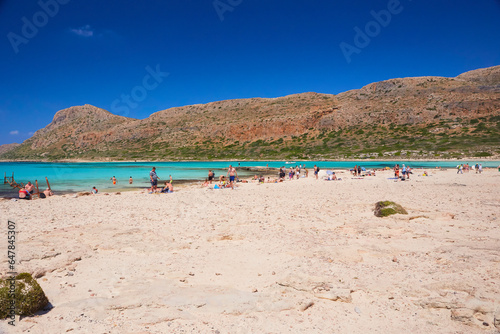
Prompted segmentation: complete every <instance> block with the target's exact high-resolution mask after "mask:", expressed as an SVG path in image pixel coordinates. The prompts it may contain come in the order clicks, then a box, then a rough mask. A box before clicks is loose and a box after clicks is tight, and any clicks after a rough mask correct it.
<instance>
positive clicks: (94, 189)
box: [92, 186, 99, 195]
mask: <svg viewBox="0 0 500 334" xmlns="http://www.w3.org/2000/svg"><path fill="white" fill-rule="evenodd" d="M98 192H99V190H97V188H96V187H95V186H94V187H92V194H94V195H95V194H97V193H98Z"/></svg>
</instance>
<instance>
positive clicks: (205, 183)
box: [201, 179, 208, 187]
mask: <svg viewBox="0 0 500 334" xmlns="http://www.w3.org/2000/svg"><path fill="white" fill-rule="evenodd" d="M201 186H202V187H208V179H205V182H203V184H202V185H201Z"/></svg>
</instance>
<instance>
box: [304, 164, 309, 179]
mask: <svg viewBox="0 0 500 334" xmlns="http://www.w3.org/2000/svg"><path fill="white" fill-rule="evenodd" d="M304 170H305V171H306V177H308V176H309V171H308V170H307V169H306V165H304Z"/></svg>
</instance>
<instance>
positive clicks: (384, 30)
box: [0, 0, 500, 144]
mask: <svg viewBox="0 0 500 334" xmlns="http://www.w3.org/2000/svg"><path fill="white" fill-rule="evenodd" d="M381 11H382V12H381ZM374 13H375V16H377V15H378V16H379V21H376V19H375V16H374ZM356 27H357V28H358V30H357V31H361V34H363V35H366V36H364V38H362V37H363V36H361V34H359V33H358V32H356V30H355V28H356ZM30 28H31V29H30ZM367 29H368V30H367ZM357 35H359V36H357ZM499 35H500V1H499V0H481V1H470V0H454V1H437V0H432V1H431V0H420V1H417V0H413V1H411V0H400V1H398V0H383V1H379V0H357V1H352V0H351V1H335V0H333V1H332V0H329V1H327V0H314V1H310V0H309V1H305V0H301V1H299V0H288V1H269V0H266V1H263V0H262V1H261V0H215V1H213V0H207V1H201V0H198V1H194V0H149V1H132V0H120V1H118V0H106V1H103V0H98V1H97V0H86V1H82V0H41V1H20V0H4V1H2V0H0V73H1V80H0V117H1V119H2V121H1V122H0V144H6V143H12V142H22V141H23V140H25V139H27V138H29V137H30V136H31V135H32V133H33V132H34V131H36V130H38V129H40V128H43V127H45V126H46V125H47V124H49V123H50V122H51V121H52V118H53V116H54V114H55V112H57V111H58V110H60V109H64V108H67V107H70V106H74V105H82V104H92V105H95V106H97V107H100V108H103V109H106V110H109V111H111V112H113V113H116V114H120V115H123V116H128V117H133V118H146V117H148V116H149V115H150V114H151V113H153V112H156V111H159V110H163V109H166V108H170V107H175V106H183V105H189V104H196V103H207V102H212V101H218V100H225V99H234V98H251V97H277V96H283V95H288V94H294V93H302V92H308V91H314V92H319V93H332V94H336V93H340V92H343V91H346V90H350V89H356V88H360V87H362V86H364V85H366V84H369V83H371V82H375V81H380V80H385V79H390V78H396V77H410V76H425V75H437V76H449V77H453V76H456V75H458V74H460V73H462V72H465V71H468V70H473V69H477V68H482V67H489V66H494V65H499V64H500V38H499V37H498V36H499ZM356 36H357V39H356ZM360 36H361V37H360ZM355 39H356V40H355ZM341 46H343V47H341ZM346 50H347V51H346ZM353 50H354V51H353Z"/></svg>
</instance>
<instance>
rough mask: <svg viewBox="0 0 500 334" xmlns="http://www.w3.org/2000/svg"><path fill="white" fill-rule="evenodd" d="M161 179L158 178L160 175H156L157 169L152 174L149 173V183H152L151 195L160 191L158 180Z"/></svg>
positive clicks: (154, 168)
mask: <svg viewBox="0 0 500 334" xmlns="http://www.w3.org/2000/svg"><path fill="white" fill-rule="evenodd" d="M159 179H160V178H159V177H158V175H156V167H153V169H152V170H151V172H149V181H150V182H151V192H150V194H152V193H153V192H156V190H157V189H158V180H159Z"/></svg>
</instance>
